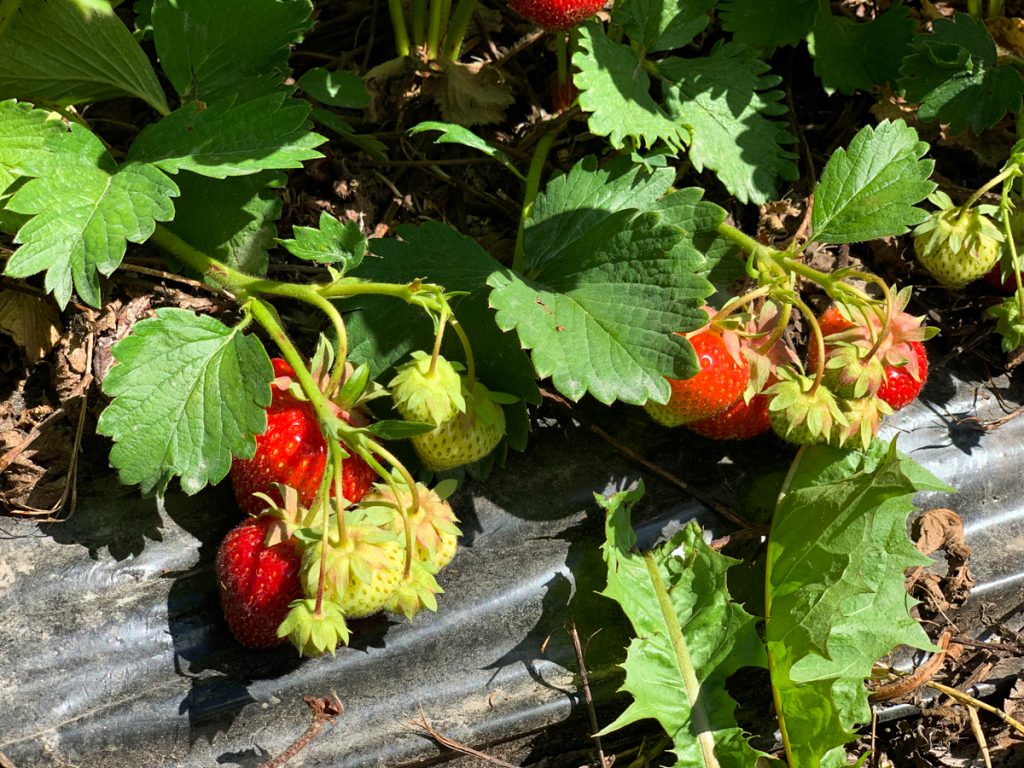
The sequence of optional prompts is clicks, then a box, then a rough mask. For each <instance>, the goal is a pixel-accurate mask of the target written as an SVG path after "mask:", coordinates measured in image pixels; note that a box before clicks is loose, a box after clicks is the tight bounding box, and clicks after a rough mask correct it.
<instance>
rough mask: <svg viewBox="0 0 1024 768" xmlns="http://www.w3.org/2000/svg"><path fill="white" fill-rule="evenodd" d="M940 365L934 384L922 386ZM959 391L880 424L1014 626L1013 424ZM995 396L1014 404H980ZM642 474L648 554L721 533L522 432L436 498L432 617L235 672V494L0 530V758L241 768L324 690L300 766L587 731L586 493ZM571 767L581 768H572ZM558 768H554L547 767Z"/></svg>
mask: <svg viewBox="0 0 1024 768" xmlns="http://www.w3.org/2000/svg"><path fill="white" fill-rule="evenodd" d="M936 369H937V370H936ZM982 380H983V379H982V378H981V377H980V376H979V377H976V378H975V379H972V380H970V381H958V380H955V379H953V378H951V377H950V376H948V375H946V374H945V373H944V372H943V369H942V366H941V365H939V366H935V365H934V364H933V373H932V378H931V380H930V381H929V383H928V387H927V388H926V390H925V396H924V397H923V398H922V400H920V401H919V402H917V403H915V404H914V405H912V406H911V407H910V408H908V409H906V410H904V411H902V412H901V413H900V414H898V415H897V416H896V417H895V418H893V419H891V420H890V424H889V426H888V427H887V430H886V433H887V436H891V435H893V434H898V433H899V434H901V436H900V438H899V445H900V448H901V450H903V451H904V452H905V453H908V454H910V455H911V456H912V457H914V458H915V459H916V460H917V461H919V462H920V463H921V464H923V465H924V466H926V467H927V468H929V469H930V470H931V471H933V472H934V473H935V474H937V475H938V476H939V477H941V478H942V479H944V480H945V481H947V482H949V483H950V484H951V485H954V486H956V487H958V488H959V489H960V491H959V493H958V494H956V495H952V496H949V495H942V494H934V495H932V496H930V497H926V498H922V499H921V500H920V501H921V503H922V505H925V506H934V505H941V506H949V507H952V508H953V509H955V510H956V511H958V512H959V513H960V515H961V516H962V517H963V518H964V519H965V522H966V530H967V537H968V544H970V545H971V546H973V547H974V550H975V556H974V559H973V561H972V567H973V571H974V573H975V575H976V578H977V581H978V586H977V587H976V589H975V594H976V595H979V596H983V597H984V598H985V599H986V600H991V601H998V602H999V604H1000V605H1001V606H1003V607H1005V608H1008V609H1009V608H1010V607H1011V606H1013V605H1014V604H1015V603H1016V602H1019V600H1020V593H1021V584H1022V579H1024V558H1022V557H1021V555H1022V553H1024V511H1022V509H1021V506H1020V505H1021V499H1022V498H1024V493H1022V489H1024V488H1022V487H1024V473H1022V472H1021V459H1022V458H1024V439H1022V438H1024V419H1016V420H1012V421H1009V422H1008V423H1006V424H1005V425H1003V426H1001V427H1000V428H998V429H991V430H985V429H981V428H979V425H978V423H977V422H976V421H974V420H972V419H970V418H966V419H965V417H975V416H977V417H979V418H981V419H983V420H984V419H992V418H996V417H999V416H1002V415H1003V414H1004V412H1005V411H1004V408H1005V407H1006V406H1007V405H1009V406H1013V405H1015V404H1016V403H1018V402H1019V400H1020V398H1019V397H1016V396H1015V394H1014V392H1013V391H1012V390H1013V389H1014V386H1013V384H1012V383H1011V381H1010V379H1008V378H1006V377H1004V378H1001V379H997V380H996V381H994V382H988V383H986V384H985V385H981V384H979V383H978V382H979V381H982ZM993 385H994V386H995V388H996V390H997V391H998V392H999V393H1000V395H1001V397H1002V398H1004V399H1005V400H1006V401H1007V402H1005V403H1002V404H1000V403H999V402H998V400H997V398H996V397H994V396H993V395H992V394H991V387H992V386H993ZM590 413H591V416H593V417H594V418H597V419H600V422H601V425H602V426H603V428H604V429H606V430H607V431H608V432H610V433H613V434H615V435H616V436H617V437H618V439H620V440H621V442H622V443H623V444H626V445H628V446H629V447H631V448H633V449H634V450H636V451H638V452H639V453H642V454H643V455H645V456H648V457H651V458H656V459H657V462H658V463H659V464H660V465H661V466H663V467H664V468H666V469H668V470H669V471H671V472H673V473H675V474H676V475H678V476H679V477H681V478H682V479H684V480H686V481H687V482H689V483H692V484H693V485H694V486H696V487H699V488H701V489H702V490H704V491H706V492H709V493H711V494H713V495H716V496H719V497H721V498H725V499H728V498H729V497H730V496H731V495H732V494H733V493H734V492H735V491H736V489H737V488H738V487H739V486H740V484H741V482H742V479H743V477H744V476H745V474H746V473H747V471H748V469H760V468H761V467H778V466H780V464H779V462H780V461H784V460H785V459H786V458H787V456H788V454H789V452H788V451H786V450H781V449H780V443H778V442H777V441H775V440H774V438H772V437H770V436H768V437H765V438H761V439H758V440H756V441H753V442H751V443H749V444H743V445H729V444H715V443H712V442H710V441H706V440H704V439H702V438H698V437H695V436H692V435H689V434H688V433H685V432H683V431H674V432H669V431H666V430H661V429H659V428H657V427H654V426H652V425H650V424H649V423H648V422H647V420H646V418H645V417H644V415H643V413H642V411H640V409H630V408H624V407H623V408H615V409H598V408H595V409H593V410H592V411H591V412H590ZM639 478H643V479H644V482H645V484H646V486H647V489H648V493H647V497H646V500H645V502H644V503H643V504H642V506H641V507H640V508H639V509H638V510H637V520H636V521H635V522H637V523H638V524H641V526H642V527H641V532H640V538H641V542H642V543H645V542H646V543H650V542H652V541H653V540H654V539H655V538H656V537H657V535H658V533H659V532H660V531H661V530H662V529H663V527H664V526H666V525H668V524H670V523H672V522H673V521H677V522H678V521H683V520H686V519H689V518H691V517H694V516H696V517H698V518H699V519H700V520H701V522H702V523H703V524H704V525H706V526H707V527H709V528H710V529H711V530H712V531H713V532H714V533H715V534H716V535H721V534H723V533H726V532H728V531H729V530H730V525H729V524H728V523H726V522H724V521H722V520H721V519H719V518H717V517H716V516H715V515H714V514H713V513H711V512H710V511H708V510H707V509H706V508H705V507H703V506H701V505H700V504H698V503H696V502H695V501H693V500H692V499H690V498H688V497H687V496H686V495H685V494H683V493H682V492H681V491H679V489H677V488H676V487H675V486H673V485H671V484H669V483H667V482H666V481H664V480H662V479H660V478H658V477H657V476H656V475H654V474H652V473H650V472H647V471H644V470H643V468H642V467H640V466H639V465H637V464H635V463H633V462H631V461H630V460H629V459H628V458H626V457H625V456H624V455H623V454H622V453H620V452H619V451H617V450H615V449H613V448H612V447H611V446H609V445H608V444H607V443H606V442H604V441H602V440H601V439H599V438H598V437H596V436H595V435H594V434H593V433H592V432H591V431H589V430H588V429H587V428H586V427H584V426H579V425H566V424H564V423H558V422H554V421H551V420H549V421H548V422H547V423H545V424H543V425H537V427H536V429H535V433H534V436H533V441H532V443H531V446H530V449H529V451H528V453H527V454H524V455H514V456H512V457H510V459H509V462H508V465H507V467H506V468H505V469H503V470H498V471H497V472H495V474H494V475H493V476H492V477H491V478H490V479H489V480H488V481H487V482H483V483H481V482H468V483H467V484H465V485H464V486H463V488H462V489H461V490H460V492H459V493H458V494H457V495H456V497H455V498H454V499H453V503H454V506H455V509H456V513H457V514H458V515H459V517H460V518H461V520H462V521H463V528H464V530H465V532H466V536H465V539H464V542H463V545H462V547H461V549H460V552H459V554H458V556H457V557H456V559H455V561H454V563H453V564H452V565H451V566H450V567H449V568H448V569H446V570H445V571H444V572H443V574H442V578H441V579H440V581H441V584H442V586H443V587H444V590H445V594H444V595H442V596H441V598H440V610H439V612H438V613H437V614H426V615H421V616H418V617H417V618H416V620H415V622H414V623H412V624H409V623H406V622H405V621H404V620H401V621H399V620H396V619H392V618H385V617H375V618H372V619H368V620H364V621H362V622H358V623H356V624H354V626H353V628H354V629H355V633H354V637H353V642H352V645H351V647H349V648H343V649H339V651H338V654H337V656H336V657H334V658H332V657H325V658H318V659H306V660H301V661H300V660H299V659H298V658H297V656H296V654H295V653H294V651H293V650H292V649H291V648H290V646H286V647H283V648H280V649H274V650H271V651H262V652H252V651H247V650H245V649H243V648H241V647H239V646H238V645H237V644H236V643H235V642H234V641H233V639H232V638H231V636H230V634H229V633H228V631H227V628H226V625H225V624H224V622H223V620H222V618H221V616H220V610H219V606H218V604H217V597H216V587H215V583H214V576H213V567H212V563H213V559H214V555H215V552H216V547H217V543H218V541H219V539H220V537H221V536H222V535H223V534H224V533H225V532H226V531H227V530H228V529H229V528H230V527H231V526H232V525H233V524H234V523H235V522H237V520H238V517H239V513H238V511H237V509H235V507H234V504H233V502H232V499H231V494H230V491H229V490H228V489H227V488H225V487H221V488H216V489H211V490H210V491H208V492H205V493H203V494H200V495H199V496H197V497H194V498H185V497H183V496H180V495H175V494H172V495H169V496H168V497H167V498H166V501H165V504H164V505H163V506H160V505H158V504H157V502H156V501H154V500H143V499H140V498H138V497H137V496H136V494H135V492H134V490H133V489H130V488H122V487H120V486H118V485H117V484H116V480H115V479H113V478H112V477H111V476H110V475H107V474H104V475H103V476H97V477H92V478H84V479H83V481H82V487H81V493H80V502H79V507H78V510H77V512H76V513H75V515H74V516H73V517H72V518H71V519H70V520H69V521H68V522H65V523H62V524H51V525H43V526H41V525H37V524H34V523H32V522H30V521H26V520H18V519H13V518H6V519H0V529H2V532H0V614H2V616H3V621H2V622H0V752H3V753H4V754H6V755H7V756H8V757H9V758H10V759H11V760H12V761H13V762H14V764H15V765H16V766H17V767H18V768H30V767H31V766H50V765H54V766H56V765H67V764H73V765H82V766H90V767H91V766H110V767H111V768H117V767H118V766H132V767H133V768H136V767H138V766H210V765H229V766H256V765H258V764H260V763H261V762H263V761H265V760H267V759H268V758H269V757H270V756H272V755H275V754H277V753H279V752H280V751H282V750H283V749H285V748H286V747H287V746H288V745H289V744H290V743H291V742H292V741H293V740H294V739H295V738H296V737H297V736H298V735H299V734H301V733H302V732H303V731H304V730H305V728H306V727H307V725H308V724H309V709H308V707H307V706H306V705H305V704H304V703H303V701H302V696H303V695H314V696H322V695H327V694H328V693H329V692H330V691H332V690H333V691H334V692H336V693H337V695H338V696H339V698H340V699H341V700H342V701H343V702H344V705H345V708H346V711H345V713H344V714H343V715H342V716H341V717H340V718H339V719H338V722H337V724H336V725H335V726H333V727H331V726H328V728H327V729H325V731H324V733H322V734H321V735H320V737H319V738H317V739H316V740H315V741H314V742H313V743H312V744H311V745H310V746H309V747H308V748H307V749H306V750H304V751H303V752H302V754H301V755H300V756H299V757H297V758H296V759H295V761H294V763H293V764H295V765H317V766H342V765H344V766H345V767H346V768H357V767H359V766H398V765H405V764H416V763H418V762H420V761H425V762H430V761H432V759H437V758H438V757H439V756H441V755H443V754H444V753H443V750H440V749H439V748H438V747H437V746H435V745H434V744H433V743H432V742H431V741H430V740H428V739H426V738H424V737H423V735H422V734H421V733H419V732H418V731H417V730H416V729H415V728H413V727H411V726H410V725H409V724H408V723H409V721H410V720H414V719H417V718H418V717H419V715H420V712H421V711H422V712H423V713H424V714H425V715H426V716H427V717H428V719H429V720H430V722H431V723H432V724H433V725H434V726H435V727H436V728H437V729H438V730H439V731H440V732H442V733H444V734H446V735H447V736H449V737H451V738H454V739H457V740H459V741H462V742H465V743H469V744H486V743H490V742H494V741H498V740H502V739H509V738H513V737H516V736H519V735H524V734H531V733H537V732H540V731H541V729H547V730H546V731H544V733H545V734H546V735H545V736H544V739H543V743H538V745H537V751H538V754H540V753H543V754H547V755H551V754H558V749H559V746H558V739H557V734H558V733H559V728H564V727H568V726H566V725H565V723H567V722H568V719H569V718H571V717H575V718H576V719H575V720H574V721H573V723H574V724H573V726H572V729H573V732H574V733H576V732H578V731H580V729H581V727H582V728H583V729H584V730H585V727H586V726H585V725H582V724H583V723H584V721H583V720H581V719H579V713H580V703H579V700H578V696H577V684H576V680H575V677H574V670H575V669H576V662H575V657H574V654H573V650H572V646H571V643H570V641H569V636H568V634H567V632H566V627H567V626H568V624H569V622H570V620H572V621H575V622H576V624H577V625H578V628H579V633H580V635H581V636H582V637H584V638H587V637H589V636H590V635H591V634H592V633H593V632H594V631H595V630H596V629H598V628H601V629H602V631H601V632H599V633H598V634H597V635H595V636H594V637H593V639H592V640H591V642H590V645H589V646H588V649H587V662H588V668H589V669H590V670H591V674H592V676H593V680H592V684H593V687H594V693H595V696H596V698H597V700H598V703H599V704H601V703H607V702H609V701H613V697H614V695H615V694H614V691H615V688H616V686H617V684H618V682H619V680H618V679H617V676H616V674H615V673H614V666H613V665H614V663H615V662H616V661H618V660H619V659H620V657H621V654H622V648H623V647H624V644H625V634H624V629H623V627H622V622H621V619H620V618H618V611H617V608H616V607H615V606H614V605H613V604H612V603H610V602H609V601H607V600H605V599H604V598H602V597H600V596H599V595H596V594H595V591H596V590H597V589H600V587H601V586H602V582H603V563H602V561H601V557H600V552H599V549H598V546H599V544H600V541H601V539H602V536H603V518H602V516H601V514H600V512H599V510H598V508H597V507H596V505H595V504H594V502H593V493H594V492H598V493H610V492H612V491H615V490H619V489H622V488H625V487H628V486H630V485H631V484H633V483H634V482H636V480H637V479H639ZM578 763H579V761H577V763H576V764H578ZM556 764H557V763H556Z"/></svg>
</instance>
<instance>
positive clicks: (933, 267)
mask: <svg viewBox="0 0 1024 768" xmlns="http://www.w3.org/2000/svg"><path fill="white" fill-rule="evenodd" d="M928 199H929V200H930V201H931V202H932V203H933V204H934V205H936V206H937V210H936V211H933V212H932V214H931V215H930V216H929V217H928V219H926V220H925V221H924V222H922V223H921V224H919V225H918V226H917V227H916V228H915V229H914V232H913V235H914V252H915V254H916V255H917V259H918V261H919V262H920V263H921V265H922V266H923V267H924V268H925V269H927V270H928V272H929V273H930V274H931V275H932V277H934V278H935V279H936V280H937V281H938V282H939V283H941V284H942V285H945V286H948V287H950V288H962V287H963V286H965V285H967V284H968V283H970V282H973V281H974V280H977V279H978V278H980V277H981V276H983V275H984V274H985V273H986V272H988V271H989V270H990V269H992V267H993V266H994V265H995V263H996V261H998V259H999V254H1000V252H1001V247H1000V246H1001V243H1002V242H1003V240H1004V237H1003V233H1002V232H1001V231H1000V230H999V227H997V226H996V224H995V222H993V221H992V218H991V215H992V214H994V213H996V212H997V211H998V209H997V208H995V207H993V206H990V205H977V206H967V205H965V206H957V205H955V204H954V203H953V201H952V200H951V199H950V197H949V195H947V194H945V193H944V192H939V191H936V192H933V193H932V194H931V195H929V197H928Z"/></svg>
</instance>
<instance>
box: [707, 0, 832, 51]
mask: <svg viewBox="0 0 1024 768" xmlns="http://www.w3.org/2000/svg"><path fill="white" fill-rule="evenodd" d="M817 13H818V0H721V3H720V10H719V15H720V16H721V18H722V27H723V28H724V29H726V30H727V31H729V32H732V33H734V35H735V38H736V41H737V42H740V43H743V44H744V45H748V46H750V47H751V48H755V49H757V50H771V49H773V48H777V47H779V46H782V45H796V44H797V43H799V42H800V41H801V40H803V39H804V37H805V36H806V35H807V33H808V32H810V31H811V29H812V28H813V26H814V17H815V15H816V14H817Z"/></svg>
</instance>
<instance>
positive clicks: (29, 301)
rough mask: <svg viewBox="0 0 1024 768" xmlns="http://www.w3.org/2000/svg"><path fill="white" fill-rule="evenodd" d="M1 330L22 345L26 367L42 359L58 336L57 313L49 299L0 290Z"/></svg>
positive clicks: (59, 326)
mask: <svg viewBox="0 0 1024 768" xmlns="http://www.w3.org/2000/svg"><path fill="white" fill-rule="evenodd" d="M0 333H6V334H7V335H8V336H10V337H11V338H12V339H13V340H14V343H15V344H17V345H18V346H19V347H21V351H22V352H24V354H25V361H26V363H27V364H28V365H29V367H31V366H33V365H35V364H36V363H38V362H39V361H40V360H42V359H43V358H44V357H46V355H47V354H48V353H49V351H50V350H51V349H53V345H54V344H56V343H57V341H58V340H59V339H60V334H61V322H60V313H59V312H57V308H56V307H55V306H54V305H53V303H52V302H51V301H49V300H48V299H43V298H40V297H38V296H33V295H32V294H31V293H26V292H25V291H17V290H14V289H7V290H3V291H0Z"/></svg>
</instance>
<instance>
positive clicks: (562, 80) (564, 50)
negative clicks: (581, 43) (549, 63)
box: [555, 30, 569, 91]
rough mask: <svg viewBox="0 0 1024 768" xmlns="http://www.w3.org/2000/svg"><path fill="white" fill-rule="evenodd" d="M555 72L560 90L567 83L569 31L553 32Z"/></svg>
mask: <svg viewBox="0 0 1024 768" xmlns="http://www.w3.org/2000/svg"><path fill="white" fill-rule="evenodd" d="M555 73H556V77H557V82H558V90H559V91H562V90H563V89H565V87H566V86H567V85H568V84H569V33H568V32H567V31H564V30H563V31H561V32H556V33H555Z"/></svg>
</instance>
